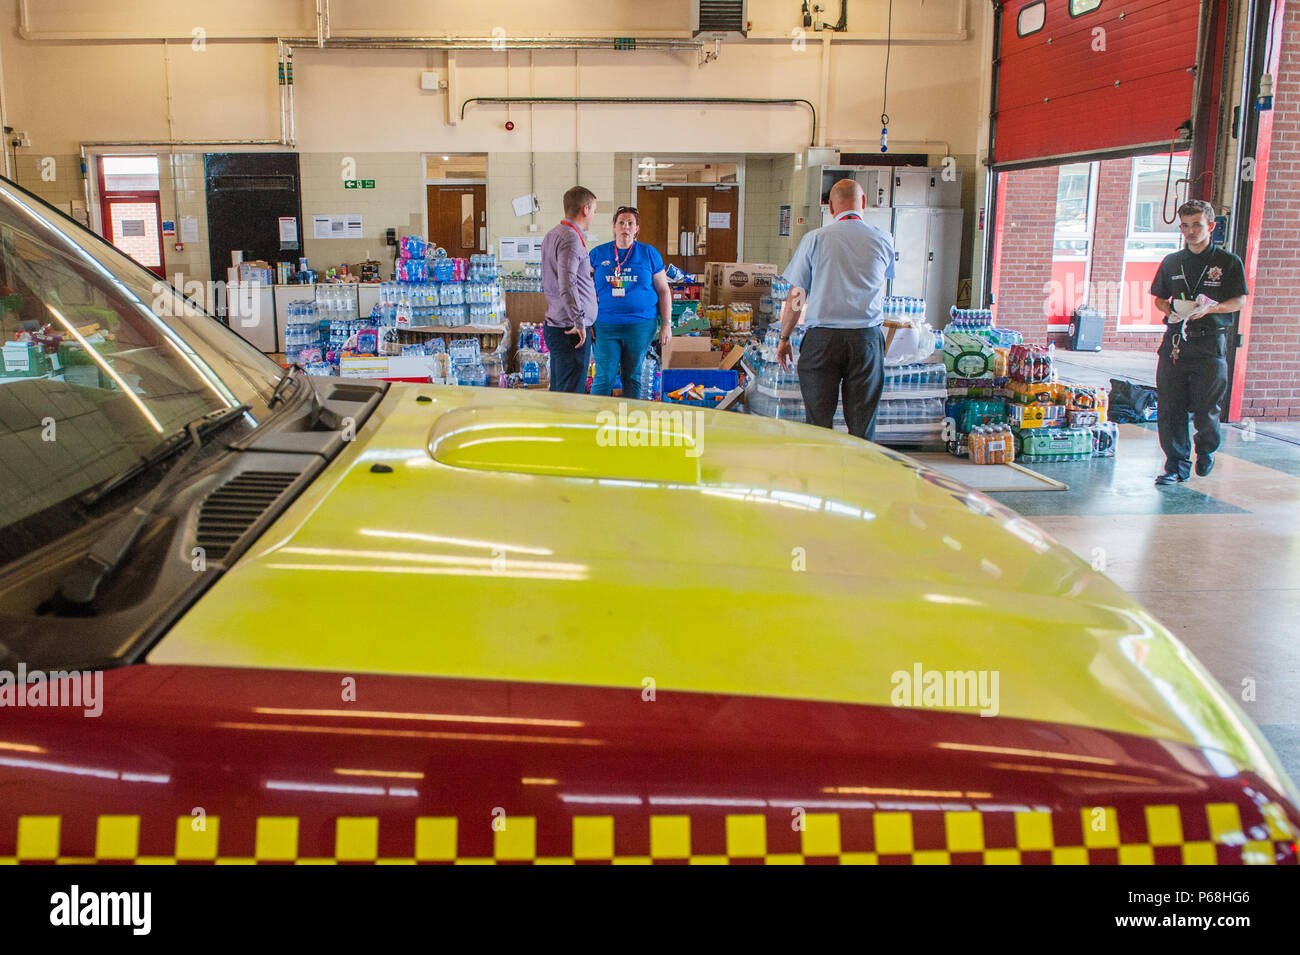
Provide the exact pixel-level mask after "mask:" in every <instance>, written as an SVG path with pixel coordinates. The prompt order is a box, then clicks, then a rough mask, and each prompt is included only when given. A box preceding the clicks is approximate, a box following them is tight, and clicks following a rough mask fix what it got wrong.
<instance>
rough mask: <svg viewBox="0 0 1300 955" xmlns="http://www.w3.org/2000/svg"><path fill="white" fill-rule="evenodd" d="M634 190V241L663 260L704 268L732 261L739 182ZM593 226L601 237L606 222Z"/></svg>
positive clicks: (693, 268)
mask: <svg viewBox="0 0 1300 955" xmlns="http://www.w3.org/2000/svg"><path fill="white" fill-rule="evenodd" d="M636 195H637V198H636V202H637V211H638V213H639V214H640V216H641V234H640V236H639V237H638V241H641V242H644V243H646V244H647V245H652V246H654V247H655V248H656V249H658V250H659V254H660V255H662V256H663V257H664V262H665V263H666V264H668V265H675V266H677V267H678V268H680V269H681V270H682V271H683V272H703V271H704V266H705V264H706V263H708V262H735V261H736V250H737V249H738V247H739V246H738V243H737V239H736V236H737V229H738V223H737V221H736V218H737V215H738V213H739V210H740V187H739V186H736V185H732V186H722V187H719V186H664V187H663V188H655V189H651V188H647V187H645V186H641V187H639V188H638V189H637V194H636ZM597 231H598V232H601V233H602V238H603V233H604V223H602V224H601V225H600V226H599V227H598V228H597ZM611 234H612V230H611Z"/></svg>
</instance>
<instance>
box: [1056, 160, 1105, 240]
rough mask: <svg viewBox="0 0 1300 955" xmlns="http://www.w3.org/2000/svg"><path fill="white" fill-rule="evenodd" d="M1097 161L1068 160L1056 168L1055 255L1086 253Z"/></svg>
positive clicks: (1095, 187) (1093, 204)
mask: <svg viewBox="0 0 1300 955" xmlns="http://www.w3.org/2000/svg"><path fill="white" fill-rule="evenodd" d="M1097 165H1098V164H1097V163H1090V162H1078V163H1070V164H1069V165H1068V166H1062V167H1061V168H1060V175H1059V178H1058V179H1057V184H1056V229H1055V232H1054V234H1053V241H1052V251H1053V253H1054V254H1055V255H1057V256H1063V255H1079V256H1087V255H1088V252H1089V247H1090V246H1091V244H1092V217H1093V209H1094V206H1095V205H1096V195H1097Z"/></svg>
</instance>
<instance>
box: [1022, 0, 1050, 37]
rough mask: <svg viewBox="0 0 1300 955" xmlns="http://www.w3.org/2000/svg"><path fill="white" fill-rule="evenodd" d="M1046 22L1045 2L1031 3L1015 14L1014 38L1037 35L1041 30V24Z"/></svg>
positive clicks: (1044, 0)
mask: <svg viewBox="0 0 1300 955" xmlns="http://www.w3.org/2000/svg"><path fill="white" fill-rule="evenodd" d="M1046 20H1047V2H1046V0H1038V2H1037V3H1031V4H1029V5H1028V6H1024V7H1021V8H1020V12H1019V13H1018V14H1016V36H1022V37H1023V36H1029V35H1030V34H1031V33H1037V32H1038V31H1039V30H1041V29H1042V28H1043V23H1044V22H1046Z"/></svg>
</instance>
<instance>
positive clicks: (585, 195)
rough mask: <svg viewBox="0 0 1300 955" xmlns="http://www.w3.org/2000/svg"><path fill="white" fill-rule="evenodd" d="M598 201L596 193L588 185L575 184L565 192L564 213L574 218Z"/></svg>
mask: <svg viewBox="0 0 1300 955" xmlns="http://www.w3.org/2000/svg"><path fill="white" fill-rule="evenodd" d="M595 201H596V194H595V193H594V192H592V191H591V190H590V189H588V188H587V187H586V186H574V187H573V188H572V189H570V190H569V191H568V192H566V193H565V194H564V215H565V216H566V217H567V218H569V219H572V218H573V217H574V216H577V215H582V210H583V209H585V208H587V206H589V205H591V203H593V202H595Z"/></svg>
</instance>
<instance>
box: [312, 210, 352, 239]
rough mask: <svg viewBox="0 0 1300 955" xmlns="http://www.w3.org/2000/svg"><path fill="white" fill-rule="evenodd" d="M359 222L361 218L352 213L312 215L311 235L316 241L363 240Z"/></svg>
mask: <svg viewBox="0 0 1300 955" xmlns="http://www.w3.org/2000/svg"><path fill="white" fill-rule="evenodd" d="M361 221H362V220H361V216H360V215H357V214H354V213H347V214H344V215H314V216H312V217H311V222H312V235H313V236H314V237H315V238H317V239H360V238H363V236H362V231H361Z"/></svg>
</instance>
